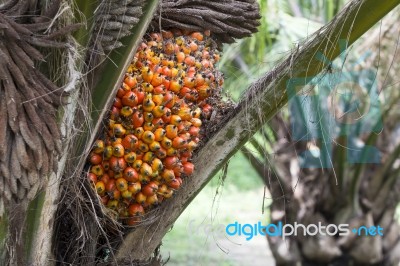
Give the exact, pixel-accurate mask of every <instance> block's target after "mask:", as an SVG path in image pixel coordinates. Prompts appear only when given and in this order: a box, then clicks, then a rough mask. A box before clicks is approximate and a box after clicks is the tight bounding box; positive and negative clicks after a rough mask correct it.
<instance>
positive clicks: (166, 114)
mask: <svg viewBox="0 0 400 266" xmlns="http://www.w3.org/2000/svg"><path fill="white" fill-rule="evenodd" d="M171 116H172V112H171V110H170V109H169V108H165V110H164V115H163V116H162V120H163V121H164V123H166V124H169V122H170V121H171Z"/></svg>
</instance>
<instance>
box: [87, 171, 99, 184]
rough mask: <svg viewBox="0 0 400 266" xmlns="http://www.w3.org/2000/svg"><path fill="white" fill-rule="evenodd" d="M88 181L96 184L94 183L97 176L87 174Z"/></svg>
mask: <svg viewBox="0 0 400 266" xmlns="http://www.w3.org/2000/svg"><path fill="white" fill-rule="evenodd" d="M88 179H89V180H90V182H92V183H93V184H96V182H97V175H95V174H94V173H88Z"/></svg>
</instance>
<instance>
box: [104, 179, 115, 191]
mask: <svg viewBox="0 0 400 266" xmlns="http://www.w3.org/2000/svg"><path fill="white" fill-rule="evenodd" d="M103 182H104V181H103ZM105 184H106V191H107V192H112V191H114V190H115V189H116V185H115V179H110V180H109V181H108V182H107V183H105Z"/></svg>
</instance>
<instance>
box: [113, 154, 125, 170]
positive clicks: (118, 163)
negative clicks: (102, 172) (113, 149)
mask: <svg viewBox="0 0 400 266" xmlns="http://www.w3.org/2000/svg"><path fill="white" fill-rule="evenodd" d="M110 168H111V170H112V171H114V172H115V173H119V172H122V171H123V170H124V169H125V168H126V162H125V160H124V158H122V157H119V158H118V157H115V156H112V157H111V159H110Z"/></svg>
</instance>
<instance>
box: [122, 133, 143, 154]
mask: <svg viewBox="0 0 400 266" xmlns="http://www.w3.org/2000/svg"><path fill="white" fill-rule="evenodd" d="M138 143H139V140H138V138H137V137H136V136H135V135H133V134H129V135H126V136H125V137H124V138H123V139H122V141H121V144H122V146H123V147H124V148H125V149H127V150H135V149H137V147H138Z"/></svg>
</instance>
